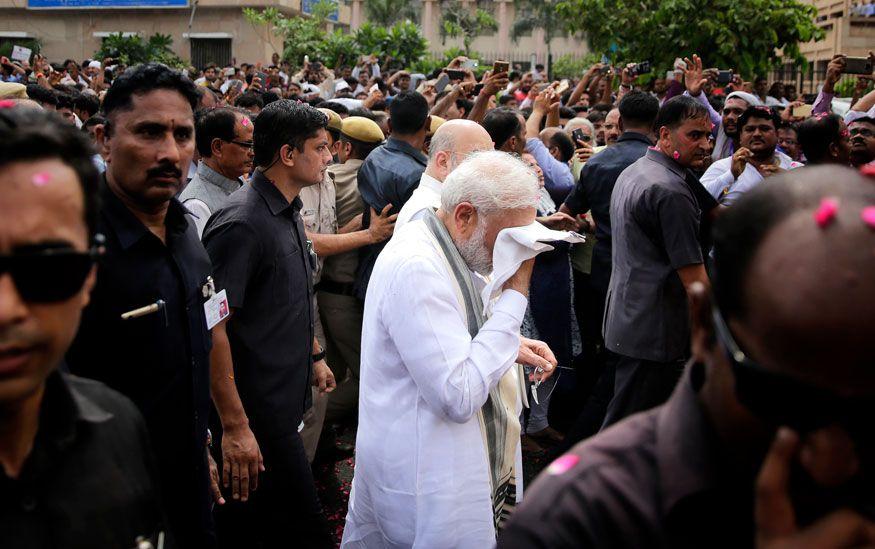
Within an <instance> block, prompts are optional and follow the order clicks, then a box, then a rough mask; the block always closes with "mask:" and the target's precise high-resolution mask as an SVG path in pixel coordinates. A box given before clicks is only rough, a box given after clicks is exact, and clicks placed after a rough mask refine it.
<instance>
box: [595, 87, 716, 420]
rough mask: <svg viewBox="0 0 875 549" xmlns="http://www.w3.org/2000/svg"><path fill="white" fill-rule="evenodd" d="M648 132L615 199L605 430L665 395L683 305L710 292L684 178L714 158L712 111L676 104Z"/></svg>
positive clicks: (696, 211) (694, 199)
mask: <svg viewBox="0 0 875 549" xmlns="http://www.w3.org/2000/svg"><path fill="white" fill-rule="evenodd" d="M654 128H655V129H656V132H657V136H658V137H657V142H656V147H653V148H650V149H648V150H647V153H646V154H645V155H644V156H643V157H642V158H640V159H639V160H637V161H636V162H635V163H634V164H632V165H631V166H629V167H628V168H626V169H625V170H624V171H623V173H622V174H620V177H619V178H618V179H617V182H616V184H615V185H614V190H613V192H612V193H611V233H612V235H611V242H612V248H611V252H612V261H611V268H612V270H611V281H610V284H609V286H608V297H607V306H606V309H605V320H604V335H605V347H606V348H607V349H608V350H610V351H612V352H613V353H616V354H617V355H619V357H618V359H617V362H616V373H615V376H614V397H613V399H612V400H611V402H610V404H608V410H607V412H606V417H605V421H604V424H603V427H604V426H607V425H610V424H612V423H614V422H616V421H618V420H620V419H622V418H624V417H626V416H628V415H630V414H633V413H635V412H639V411H641V410H646V409H648V408H651V407H653V406H656V405H658V404H662V402H664V401H665V399H667V398H668V396H669V395H670V394H671V391H672V389H673V388H674V385H675V383H676V382H677V380H678V378H679V377H680V374H681V372H682V371H683V364H684V361H685V360H686V358H687V354H688V352H689V351H688V349H689V346H688V344H687V342H688V337H689V311H688V307H687V299H688V297H687V296H688V294H689V292H690V288H691V287H692V285H693V284H694V283H696V282H704V283H707V282H708V275H707V273H706V272H705V267H704V265H703V261H702V255H703V253H702V249H703V248H706V246H705V245H704V244H703V243H702V241H701V237H700V234H701V222H702V212H703V211H704V210H706V209H707V206H706V203H705V202H703V200H702V197H700V195H699V190H700V189H701V185H700V184H699V182H698V181H697V180H696V177H695V176H694V175H693V174H692V172H691V171H690V169H691V168H692V169H695V168H697V167H699V166H701V165H702V163H703V162H704V161H705V158H706V156H707V155H708V152H709V150H710V147H709V143H708V136H709V135H710V134H711V120H710V119H709V117H708V110H707V109H706V108H705V107H703V106H702V105H701V104H700V103H699V102H697V101H696V100H695V99H693V98H690V97H685V96H679V97H674V98H672V99H670V100H668V101H666V102H665V104H664V105H663V106H662V108H660V109H659V114H658V115H657V117H656V121H655V123H654ZM706 198H710V197H707V195H706Z"/></svg>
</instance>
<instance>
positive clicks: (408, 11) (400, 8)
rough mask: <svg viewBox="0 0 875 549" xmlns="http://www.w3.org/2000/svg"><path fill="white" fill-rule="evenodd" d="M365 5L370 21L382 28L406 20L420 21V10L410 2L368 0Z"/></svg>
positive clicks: (404, 0) (402, 0)
mask: <svg viewBox="0 0 875 549" xmlns="http://www.w3.org/2000/svg"><path fill="white" fill-rule="evenodd" d="M364 5H365V13H366V14H367V16H368V21H370V22H372V23H374V24H375V25H379V26H381V27H389V26H391V25H393V24H394V23H397V22H399V21H404V20H410V21H418V20H419V10H417V9H416V8H417V6H416V4H414V3H413V2H411V1H410V0H367V1H366V2H365V3H364Z"/></svg>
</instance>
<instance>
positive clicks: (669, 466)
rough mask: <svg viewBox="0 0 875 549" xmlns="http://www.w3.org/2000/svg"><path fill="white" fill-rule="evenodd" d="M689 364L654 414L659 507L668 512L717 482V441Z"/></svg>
mask: <svg viewBox="0 0 875 549" xmlns="http://www.w3.org/2000/svg"><path fill="white" fill-rule="evenodd" d="M699 367H703V366H701V365H699V366H697V365H691V364H688V365H687V367H686V371H685V373H684V375H683V377H682V378H681V381H680V383H678V386H677V388H676V389H675V391H674V393H673V394H672V396H671V398H670V399H669V400H668V402H666V404H665V406H663V407H662V408H661V409H660V410H659V411H658V413H657V418H656V461H657V468H658V470H659V478H660V490H659V493H660V497H661V499H662V508H663V509H664V510H665V511H666V512H670V510H671V509H672V507H674V506H675V505H676V504H678V502H680V501H681V500H683V499H685V498H687V497H689V496H692V495H695V494H698V493H701V492H704V491H707V490H708V489H710V488H712V487H713V486H714V485H715V484H716V482H717V481H718V479H717V477H716V474H717V466H716V464H717V463H719V462H720V461H721V460H720V457H719V450H718V448H719V443H718V441H717V434H716V433H715V432H714V429H713V428H712V427H711V424H710V423H709V421H708V419H707V418H706V417H705V411H704V408H703V407H702V405H701V403H700V402H699V398H698V396H697V394H696V389H695V388H694V386H693V379H692V378H693V376H692V375H691V374H692V372H693V369H694V368H699Z"/></svg>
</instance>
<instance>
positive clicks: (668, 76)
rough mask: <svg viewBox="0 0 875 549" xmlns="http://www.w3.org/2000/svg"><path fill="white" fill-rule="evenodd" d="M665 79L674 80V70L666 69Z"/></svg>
mask: <svg viewBox="0 0 875 549" xmlns="http://www.w3.org/2000/svg"><path fill="white" fill-rule="evenodd" d="M665 79H666V80H674V79H675V74H674V71H665Z"/></svg>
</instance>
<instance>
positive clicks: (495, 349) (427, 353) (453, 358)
mask: <svg viewBox="0 0 875 549" xmlns="http://www.w3.org/2000/svg"><path fill="white" fill-rule="evenodd" d="M449 276H450V275H449V274H448V273H447V272H446V271H445V270H444V269H443V268H442V267H439V266H437V265H435V264H434V263H433V262H431V261H429V260H428V259H425V258H422V257H412V258H410V259H409V260H407V261H405V262H404V264H402V265H401V266H399V269H398V270H397V271H396V273H395V276H394V281H393V283H392V287H391V289H390V290H389V292H388V293H387V295H386V296H385V301H384V302H383V304H382V307H381V309H382V314H381V316H382V317H383V319H384V323H385V325H386V328H387V331H388V334H389V337H391V339H392V340H393V343H394V344H395V347H396V348H397V349H398V353H399V354H400V356H401V359H402V361H403V362H404V366H405V368H406V369H407V370H408V372H409V373H410V376H411V377H412V378H413V381H414V383H415V384H416V385H417V387H418V389H419V391H420V392H421V394H422V397H423V398H424V399H425V401H426V403H427V404H428V406H430V407H431V408H433V410H434V411H435V412H436V413H440V414H443V415H445V416H446V417H447V418H448V419H450V420H451V421H455V422H457V423H465V422H467V421H468V420H469V419H470V418H471V417H472V416H473V415H474V414H475V413H476V412H477V411H478V410H479V409H480V408H481V407H482V406H483V404H484V403H485V402H486V398H487V397H488V395H489V390H490V388H492V387H494V386H495V385H496V384H497V383H498V381H499V379H501V377H502V376H503V375H504V373H505V372H506V371H507V369H508V368H509V367H510V366H511V365H512V364H513V363H514V361H515V360H516V357H517V354H518V352H519V333H520V324H521V323H522V320H523V315H524V314H525V311H526V305H527V300H526V298H525V297H524V296H523V295H522V294H520V293H519V292H515V291H513V290H505V291H504V292H502V294H501V296H500V297H499V299H498V301H497V303H496V304H495V307H494V309H493V313H492V316H491V317H490V318H489V319H488V320H487V321H486V322H485V323H484V324H483V326H482V327H481V328H480V332H479V333H478V334H477V337H475V338H474V339H471V336H470V335H469V334H468V329H467V327H466V325H465V321H464V320H463V319H462V317H461V316H460V314H459V309H458V305H457V303H458V300H457V299H456V294H455V293H454V291H453V287H452V286H451V281H450V280H449V278H448V277H449Z"/></svg>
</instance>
